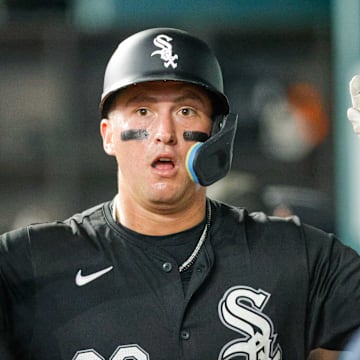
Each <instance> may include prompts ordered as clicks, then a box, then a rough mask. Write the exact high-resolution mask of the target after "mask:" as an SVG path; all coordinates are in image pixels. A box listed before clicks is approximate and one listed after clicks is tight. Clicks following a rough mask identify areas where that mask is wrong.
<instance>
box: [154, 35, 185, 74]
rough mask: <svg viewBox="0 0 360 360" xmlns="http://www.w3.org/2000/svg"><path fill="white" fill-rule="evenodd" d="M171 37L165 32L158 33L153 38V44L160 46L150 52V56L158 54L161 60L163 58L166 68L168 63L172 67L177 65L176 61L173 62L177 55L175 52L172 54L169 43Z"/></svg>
mask: <svg viewBox="0 0 360 360" xmlns="http://www.w3.org/2000/svg"><path fill="white" fill-rule="evenodd" d="M171 40H172V38H171V37H170V36H167V35H165V34H161V35H158V36H157V37H156V38H155V39H154V45H155V46H157V47H158V48H160V49H161V50H155V51H153V52H152V53H151V55H150V56H154V55H160V58H161V60H164V66H165V67H166V68H168V67H169V66H170V65H171V66H172V68H173V69H175V68H176V67H177V63H176V62H175V61H176V60H177V59H178V58H179V56H178V55H177V54H173V52H172V51H173V47H172V45H171V44H170V41H171Z"/></svg>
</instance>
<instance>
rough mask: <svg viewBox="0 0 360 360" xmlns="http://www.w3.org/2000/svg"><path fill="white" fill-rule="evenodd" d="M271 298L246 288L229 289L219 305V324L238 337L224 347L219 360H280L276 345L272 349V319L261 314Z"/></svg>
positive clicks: (273, 344)
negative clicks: (237, 334)
mask: <svg viewBox="0 0 360 360" xmlns="http://www.w3.org/2000/svg"><path fill="white" fill-rule="evenodd" d="M269 298H270V294H269V293H267V292H265V291H263V290H261V289H258V290H255V289H252V288H250V287H247V286H235V287H232V288H230V289H229V290H228V291H227V292H226V293H225V295H224V296H223V298H222V299H221V300H220V302H219V307H218V311H219V316H220V320H221V321H222V323H223V324H224V325H225V326H226V327H228V328H229V329H232V330H234V331H236V332H238V333H240V334H241V335H243V337H242V338H240V339H235V340H233V341H230V342H229V343H227V344H225V345H224V346H223V348H222V349H221V352H220V354H219V357H218V360H229V359H232V358H234V357H235V356H244V358H246V359H247V360H281V359H282V351H281V347H280V345H279V344H277V345H276V346H275V344H276V343H275V341H276V336H277V335H276V334H275V333H274V326H273V323H272V321H271V319H270V318H269V317H268V316H266V315H265V314H263V312H262V311H263V309H264V307H265V305H266V303H267V302H268V300H269Z"/></svg>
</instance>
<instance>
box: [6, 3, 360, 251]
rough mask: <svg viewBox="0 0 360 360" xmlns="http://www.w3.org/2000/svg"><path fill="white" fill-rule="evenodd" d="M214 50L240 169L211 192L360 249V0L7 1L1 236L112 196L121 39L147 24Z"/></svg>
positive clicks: (235, 161)
mask: <svg viewBox="0 0 360 360" xmlns="http://www.w3.org/2000/svg"><path fill="white" fill-rule="evenodd" d="M159 26H170V27H178V28H181V29H184V30H187V31H190V32H192V33H193V34H194V35H197V36H199V37H201V38H203V39H204V40H205V41H207V42H208V43H209V44H210V46H211V47H212V48H213V49H214V51H215V53H216V55H217V57H218V59H219V61H220V64H221V65H222V68H223V73H224V82H225V89H226V93H227V95H228V97H229V100H230V103H231V105H232V112H237V113H239V126H238V130H237V135H236V142H235V154H234V160H233V169H232V171H231V173H230V174H229V176H228V177H227V178H225V179H224V180H222V181H221V182H219V183H217V184H214V185H213V186H211V187H210V188H209V195H210V196H211V197H213V198H217V199H220V200H223V201H226V202H229V203H232V204H234V205H239V206H244V207H246V208H248V209H249V210H250V211H265V212H267V213H268V214H274V215H278V216H288V215H291V214H296V215H299V216H300V217H301V218H302V219H303V221H305V222H307V223H310V224H313V225H316V226H319V227H321V228H323V229H324V230H326V231H331V232H335V233H336V234H337V235H339V236H340V237H341V238H342V240H343V242H345V243H347V244H349V245H351V246H353V247H354V248H356V249H357V250H358V251H359V252H360V191H359V190H358V189H359V185H360V139H357V138H356V136H355V135H354V134H353V133H352V129H351V125H350V123H348V121H347V119H346V109H347V107H348V106H350V96H349V91H348V82H349V80H350V79H351V77H352V76H353V75H354V74H356V73H360V61H359V60H360V4H359V1H358V0H346V1H343V0H333V1H331V0H316V1H315V0H312V1H311V0H288V1H281V0H278V1H275V0H273V1H271V0H252V1H241V0H213V1H211V0H209V1H205V0H193V1H189V0H186V1H185V0H167V1H166V2H164V1H161V0H151V1H144V0H143V1H130V0H73V1H70V0H0V79H1V80H0V204H1V206H0V233H2V232H5V231H8V230H11V229H13V228H16V227H19V226H23V225H26V224H28V223H30V222H38V221H47V220H54V219H64V218H67V217H68V216H70V215H72V214H73V213H74V212H79V211H82V210H83V209H85V208H88V207H90V206H93V205H96V204H97V203H99V202H102V201H106V200H109V199H111V198H112V197H113V196H114V194H115V192H116V167H115V161H114V160H113V159H112V158H110V157H108V156H106V155H105V154H104V152H103V150H102V145H101V138H100V135H99V120H100V119H99V112H98V103H99V99H100V95H101V91H102V81H103V74H104V70H105V66H106V63H107V61H108V59H109V57H110V56H111V54H112V52H113V51H114V50H115V48H116V46H117V44H118V43H119V42H120V41H121V40H123V39H124V38H125V37H127V36H128V35H130V34H132V33H134V32H137V31H140V30H143V29H145V28H148V27H159Z"/></svg>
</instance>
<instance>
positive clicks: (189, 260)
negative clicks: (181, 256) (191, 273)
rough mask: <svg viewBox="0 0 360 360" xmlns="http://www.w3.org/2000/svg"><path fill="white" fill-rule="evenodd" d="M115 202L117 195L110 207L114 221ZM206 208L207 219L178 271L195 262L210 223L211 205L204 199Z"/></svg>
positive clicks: (184, 269)
mask: <svg viewBox="0 0 360 360" xmlns="http://www.w3.org/2000/svg"><path fill="white" fill-rule="evenodd" d="M116 203H117V195H116V196H115V198H114V201H113V208H112V217H113V219H114V221H115V222H116V221H117V220H116ZM206 208H207V221H206V224H205V226H204V230H203V232H202V234H201V236H200V239H199V241H198V242H197V244H196V246H195V248H194V250H193V252H192V253H191V254H190V256H189V257H188V258H187V259H186V260H185V261H184V262H183V263H182V264H181V265H180V266H179V272H181V273H182V272H184V271H186V270H187V269H189V268H190V267H191V266H192V265H193V264H194V262H195V260H196V259H197V257H198V255H199V252H200V249H201V247H202V246H203V244H204V242H205V240H206V238H207V235H208V233H209V229H210V223H211V205H210V203H209V201H206Z"/></svg>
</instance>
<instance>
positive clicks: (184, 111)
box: [180, 107, 196, 116]
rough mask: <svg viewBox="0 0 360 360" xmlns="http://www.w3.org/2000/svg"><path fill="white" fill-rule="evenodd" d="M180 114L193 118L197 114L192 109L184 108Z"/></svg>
mask: <svg viewBox="0 0 360 360" xmlns="http://www.w3.org/2000/svg"><path fill="white" fill-rule="evenodd" d="M180 113H181V115H183V116H192V115H195V114H196V111H195V110H194V109H192V108H188V107H184V108H181V109H180Z"/></svg>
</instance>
